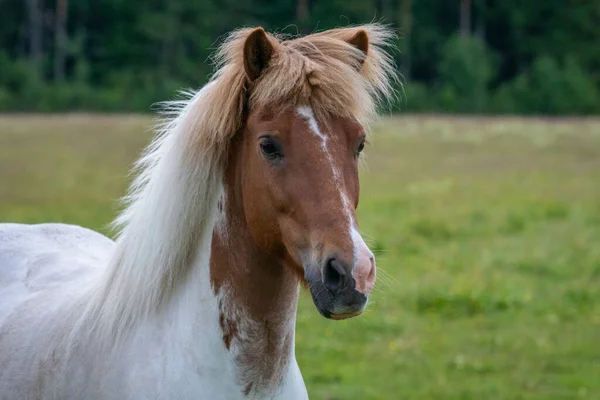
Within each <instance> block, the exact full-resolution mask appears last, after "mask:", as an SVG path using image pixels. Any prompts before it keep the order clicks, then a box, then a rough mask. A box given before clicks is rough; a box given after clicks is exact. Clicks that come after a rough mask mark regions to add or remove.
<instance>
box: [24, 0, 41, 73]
mask: <svg viewBox="0 0 600 400" xmlns="http://www.w3.org/2000/svg"><path fill="white" fill-rule="evenodd" d="M27 9H28V13H29V60H30V62H31V65H32V66H33V68H34V70H35V71H36V72H37V74H38V76H40V77H41V76H42V51H43V50H42V35H43V22H44V21H43V18H42V10H41V1H40V0H27Z"/></svg>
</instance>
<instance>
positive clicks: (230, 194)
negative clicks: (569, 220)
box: [190, 25, 394, 395]
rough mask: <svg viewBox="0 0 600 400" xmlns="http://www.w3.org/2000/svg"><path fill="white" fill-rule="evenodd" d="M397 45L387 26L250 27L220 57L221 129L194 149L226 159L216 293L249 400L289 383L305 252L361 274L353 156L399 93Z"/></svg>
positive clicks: (216, 87) (216, 109)
mask: <svg viewBox="0 0 600 400" xmlns="http://www.w3.org/2000/svg"><path fill="white" fill-rule="evenodd" d="M390 38H391V34H390V32H389V31H388V30H386V29H384V28H382V27H380V26H378V25H366V26H362V27H357V28H346V29H337V30H331V31H327V32H321V33H317V34H313V35H309V36H306V37H301V38H296V39H291V40H283V39H282V38H279V37H276V36H274V35H270V34H266V33H265V32H264V31H263V30H262V29H261V28H259V29H254V30H252V29H243V30H240V31H237V32H234V33H233V34H232V35H230V36H229V37H228V39H227V40H226V41H225V43H224V44H223V45H222V46H221V48H220V49H219V52H218V56H217V65H218V66H219V70H218V71H217V73H216V75H215V79H214V80H213V82H215V83H214V84H213V87H211V88H209V91H208V93H207V94H206V96H208V97H207V103H205V104H211V108H210V109H209V110H207V111H206V114H207V115H206V116H205V118H206V120H207V121H208V120H210V121H213V123H214V122H216V124H215V125H214V126H212V129H210V130H209V131H208V132H203V133H202V135H201V136H199V137H197V138H191V139H192V140H194V141H195V142H196V143H190V145H191V146H190V150H191V151H194V149H197V148H206V147H207V146H210V147H211V148H213V149H216V148H219V147H218V146H219V145H221V146H222V147H223V149H226V153H225V154H223V155H222V158H221V161H222V162H223V165H225V173H224V181H223V183H224V192H225V197H224V199H223V200H222V201H219V203H218V207H219V212H220V215H221V218H222V220H221V221H220V222H219V223H218V226H217V228H216V229H215V231H214V232H213V241H212V248H211V260H210V275H211V282H212V285H213V288H214V291H215V294H217V295H219V296H222V298H223V299H224V300H223V303H221V304H220V318H219V323H220V326H221V329H222V331H223V342H224V344H225V347H226V348H227V349H233V348H234V347H233V346H235V349H236V353H235V354H236V357H237V359H236V361H237V364H238V367H239V372H240V374H241V375H240V376H241V380H242V382H241V383H242V387H243V388H244V389H243V393H244V394H246V395H248V394H250V392H253V393H254V392H255V391H257V390H264V389H269V388H275V387H276V386H277V385H278V384H279V383H280V382H281V380H282V379H283V373H284V371H285V370H286V366H287V365H288V362H289V354H291V349H292V346H293V324H294V318H295V309H296V306H297V300H298V283H299V282H302V283H304V273H305V272H304V269H303V260H302V259H301V258H302V257H303V256H302V254H308V253H307V251H308V252H310V254H311V255H312V256H315V255H316V260H317V262H318V263H323V262H324V257H325V256H326V255H327V254H337V256H338V257H339V258H340V259H341V260H342V261H344V262H345V263H346V264H347V265H352V262H353V260H352V255H353V254H354V248H353V243H352V239H351V237H350V236H349V234H348V232H349V228H350V227H349V226H348V223H349V222H348V216H347V214H344V212H343V210H342V209H341V207H340V204H341V203H340V202H341V199H342V198H341V197H340V195H341V194H343V195H344V196H345V197H346V198H347V199H348V201H349V203H350V207H351V208H352V217H353V218H354V219H355V215H354V208H355V207H356V205H357V204H358V197H359V185H358V160H357V158H356V152H355V150H356V147H357V145H358V143H359V142H360V140H362V139H363V138H364V135H365V132H364V129H363V127H364V124H365V123H367V122H368V121H369V120H370V119H371V117H373V116H374V114H375V108H376V104H377V102H378V101H379V100H380V99H381V98H388V97H389V96H390V95H391V91H392V80H393V79H394V78H393V64H392V62H391V59H390V57H389V56H388V55H387V54H385V53H384V52H383V50H382V46H384V45H385V44H386V41H387V40H388V39H390ZM300 105H307V106H310V107H311V109H312V111H313V112H314V114H315V118H316V120H317V121H318V124H319V126H321V127H327V136H328V140H330V141H331V143H332V145H331V146H330V147H329V148H330V152H331V156H332V159H333V160H334V162H335V165H330V161H329V160H328V159H326V158H324V154H323V150H322V147H321V141H320V139H319V138H318V137H317V136H316V134H315V133H314V132H312V133H311V132H310V127H309V125H308V122H307V121H306V119H305V118H303V117H301V116H299V115H298V114H297V112H296V110H295V109H296V107H297V106H300ZM217 113H219V115H217ZM209 118H210V119H209ZM265 133H269V134H270V135H272V136H274V137H277V138H278V140H280V141H281V142H282V143H283V147H284V148H285V149H286V150H285V151H286V158H285V163H286V164H285V169H278V168H277V167H274V166H273V165H270V164H269V163H268V162H267V161H266V160H265V159H264V157H263V156H262V154H261V153H260V150H259V146H258V143H259V141H260V138H261V136H262V135H264V134H265ZM198 140H199V141H201V143H198ZM198 146H200V147H198ZM190 155H192V154H190ZM332 167H334V168H335V169H336V170H338V171H340V178H339V180H340V182H333V181H332V179H333V178H332V175H331V172H332ZM316 253H318V254H316ZM234 304H235V305H237V306H235V307H237V308H234ZM257 393H258V392H257Z"/></svg>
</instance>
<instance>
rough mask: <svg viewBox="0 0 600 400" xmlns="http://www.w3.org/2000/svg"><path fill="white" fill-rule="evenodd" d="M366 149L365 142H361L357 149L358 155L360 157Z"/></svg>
mask: <svg viewBox="0 0 600 400" xmlns="http://www.w3.org/2000/svg"><path fill="white" fill-rule="evenodd" d="M364 149H365V140H364V139H363V140H361V141H360V143H359V145H358V148H357V149H356V155H359V154H360V153H361V152H362V151H363V150H364Z"/></svg>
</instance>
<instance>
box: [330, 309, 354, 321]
mask: <svg viewBox="0 0 600 400" xmlns="http://www.w3.org/2000/svg"><path fill="white" fill-rule="evenodd" d="M360 314H362V310H360V311H355V312H351V313H346V314H330V315H329V318H330V319H335V320H338V321H339V320H342V319H348V318H353V317H356V316H359V315H360Z"/></svg>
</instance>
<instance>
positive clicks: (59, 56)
mask: <svg viewBox="0 0 600 400" xmlns="http://www.w3.org/2000/svg"><path fill="white" fill-rule="evenodd" d="M68 7H69V5H68V0H56V13H55V15H54V81H55V82H61V81H63V80H64V79H65V59H66V53H67V27H66V25H67V9H68Z"/></svg>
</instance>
